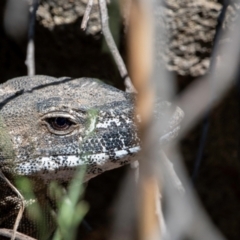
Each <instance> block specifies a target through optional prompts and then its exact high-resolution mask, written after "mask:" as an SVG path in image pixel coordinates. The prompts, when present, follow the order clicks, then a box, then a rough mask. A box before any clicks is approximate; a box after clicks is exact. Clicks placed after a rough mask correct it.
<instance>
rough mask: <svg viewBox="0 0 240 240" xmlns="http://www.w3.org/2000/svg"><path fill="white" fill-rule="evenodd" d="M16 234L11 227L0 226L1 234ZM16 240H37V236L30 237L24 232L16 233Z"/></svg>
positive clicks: (8, 235) (10, 235)
mask: <svg viewBox="0 0 240 240" xmlns="http://www.w3.org/2000/svg"><path fill="white" fill-rule="evenodd" d="M13 234H14V231H13V230H11V229H6V228H0V236H3V237H8V238H11V237H12V236H13ZM15 239H16V240H37V239H36V238H32V237H29V236H27V235H25V234H23V233H20V232H16V233H15Z"/></svg>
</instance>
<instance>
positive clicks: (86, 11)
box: [81, 0, 93, 30]
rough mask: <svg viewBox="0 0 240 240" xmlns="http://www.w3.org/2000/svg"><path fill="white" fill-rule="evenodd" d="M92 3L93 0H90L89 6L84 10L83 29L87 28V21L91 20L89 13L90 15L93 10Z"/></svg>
mask: <svg viewBox="0 0 240 240" xmlns="http://www.w3.org/2000/svg"><path fill="white" fill-rule="evenodd" d="M92 5H93V0H88V3H87V7H86V10H85V12H84V15H83V20H82V24H81V29H83V30H85V29H86V28H87V23H88V20H89V15H90V13H91V10H92Z"/></svg>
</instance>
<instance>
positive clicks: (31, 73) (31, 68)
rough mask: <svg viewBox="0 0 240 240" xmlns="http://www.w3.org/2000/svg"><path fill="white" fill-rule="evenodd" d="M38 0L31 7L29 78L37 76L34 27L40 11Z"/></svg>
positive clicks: (27, 62) (27, 63) (28, 50)
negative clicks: (38, 10)
mask: <svg viewBox="0 0 240 240" xmlns="http://www.w3.org/2000/svg"><path fill="white" fill-rule="evenodd" d="M38 4H39V2H38V0H33V4H32V5H31V7H30V22H29V30H28V45H27V56H26V61H25V64H26V65H27V71H28V76H30V77H32V76H34V75H35V58H34V27H35V20H36V12H37V9H38Z"/></svg>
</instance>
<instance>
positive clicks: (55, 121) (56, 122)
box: [48, 117, 74, 131]
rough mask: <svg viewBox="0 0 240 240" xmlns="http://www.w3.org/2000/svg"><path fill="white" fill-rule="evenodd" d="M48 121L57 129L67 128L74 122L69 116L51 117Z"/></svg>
mask: <svg viewBox="0 0 240 240" xmlns="http://www.w3.org/2000/svg"><path fill="white" fill-rule="evenodd" d="M48 123H49V124H50V125H51V127H52V128H53V129H55V130H57V131H59V130H60V131H61V130H67V129H69V128H70V127H71V126H72V125H73V124H74V123H73V122H71V121H70V120H69V119H68V118H65V117H54V118H49V119H48Z"/></svg>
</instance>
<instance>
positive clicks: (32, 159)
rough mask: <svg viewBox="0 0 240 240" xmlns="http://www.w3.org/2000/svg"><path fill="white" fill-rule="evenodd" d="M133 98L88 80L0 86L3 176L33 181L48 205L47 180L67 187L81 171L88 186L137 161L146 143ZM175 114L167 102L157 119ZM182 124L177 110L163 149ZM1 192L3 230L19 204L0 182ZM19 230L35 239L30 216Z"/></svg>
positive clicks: (43, 79)
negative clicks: (139, 126)
mask: <svg viewBox="0 0 240 240" xmlns="http://www.w3.org/2000/svg"><path fill="white" fill-rule="evenodd" d="M135 98H136V96H135V95H134V94H130V93H126V92H123V91H121V90H118V89H116V88H114V87H112V86H109V85H107V84H104V83H102V82H101V81H99V80H97V79H90V78H79V79H71V78H68V77H63V78H53V77H49V76H34V77H19V78H14V79H11V80H9V81H7V82H6V83H4V84H2V85H0V130H1V131H0V168H1V171H2V172H3V173H4V174H5V175H6V176H7V177H8V178H9V179H10V180H12V179H14V178H15V177H16V176H27V177H29V178H31V179H32V180H33V183H34V193H35V196H36V197H37V199H38V202H39V204H40V205H41V206H42V207H45V206H46V203H49V198H48V196H47V194H46V192H47V184H48V183H49V182H50V181H52V180H56V181H58V182H60V183H67V182H68V181H69V180H70V179H71V178H72V177H73V175H74V173H75V171H76V169H77V168H78V167H81V166H83V165H84V166H86V174H85V179H84V181H88V180H89V179H91V178H93V177H95V176H97V175H99V174H101V173H103V172H104V171H106V170H110V169H113V168H117V167H120V166H122V165H125V164H128V163H130V162H131V161H134V160H137V159H138V156H139V155H138V154H139V152H140V149H141V147H140V145H141V142H140V139H139V136H138V130H137V125H136V122H137V121H139V117H135V113H134V112H135V111H134V100H135ZM170 108H171V104H170V103H168V102H164V101H163V102H159V103H158V104H157V109H156V110H155V112H156V113H155V115H156V116H157V117H158V119H159V121H161V120H163V119H164V118H165V115H166V112H167V111H168V110H169V109H170ZM182 118H183V112H182V110H181V109H179V108H178V107H176V108H174V110H173V112H172V115H171V117H170V119H168V127H167V128H166V129H165V130H164V131H163V132H162V134H161V136H159V141H160V142H159V143H165V142H166V141H170V140H171V139H173V138H175V137H176V135H177V132H178V130H179V123H180V122H181V120H182ZM137 119H138V120H137ZM0 188H1V193H2V194H1V196H0V228H9V229H12V227H13V225H14V222H15V219H16V215H17V213H18V209H19V207H20V204H19V199H18V196H16V194H15V193H14V192H13V191H12V190H11V189H8V186H7V185H6V183H4V182H3V181H2V180H1V179H0ZM53 208H54V206H53ZM43 212H44V214H46V219H48V220H47V221H48V222H49V223H48V226H49V228H51V230H50V232H49V235H50V234H51V232H52V231H53V230H54V224H53V221H52V220H51V216H49V213H48V212H47V210H46V211H45V210H43ZM9 213H11V214H9ZM50 226H51V227H50ZM18 230H19V231H20V232H23V233H26V234H28V235H31V236H38V234H37V229H36V226H35V225H34V224H33V223H32V221H31V220H30V219H29V218H28V216H27V214H24V217H23V219H22V220H21V224H20V226H19V228H18Z"/></svg>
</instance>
